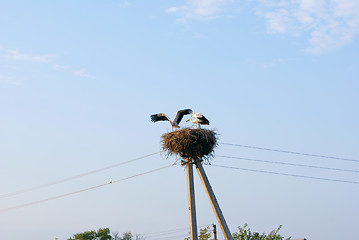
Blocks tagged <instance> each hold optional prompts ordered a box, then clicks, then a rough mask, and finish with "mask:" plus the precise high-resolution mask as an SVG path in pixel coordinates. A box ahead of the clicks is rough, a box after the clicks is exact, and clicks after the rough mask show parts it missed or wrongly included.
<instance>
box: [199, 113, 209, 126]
mask: <svg viewBox="0 0 359 240" xmlns="http://www.w3.org/2000/svg"><path fill="white" fill-rule="evenodd" d="M198 120H199V123H200V124H202V125H209V121H208V119H207V118H206V117H205V116H203V115H202V114H201V116H200V117H198Z"/></svg>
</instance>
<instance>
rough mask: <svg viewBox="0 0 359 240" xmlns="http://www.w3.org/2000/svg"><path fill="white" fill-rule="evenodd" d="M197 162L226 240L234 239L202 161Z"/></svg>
mask: <svg viewBox="0 0 359 240" xmlns="http://www.w3.org/2000/svg"><path fill="white" fill-rule="evenodd" d="M195 164H196V168H197V172H198V175H199V177H200V178H201V181H202V183H203V186H204V189H205V190H206V193H207V196H208V198H209V201H210V202H211V205H212V208H213V211H214V213H215V215H216V218H217V221H218V223H219V226H220V227H221V229H222V232H223V235H224V237H225V239H226V240H233V237H232V234H231V232H230V231H229V228H228V225H227V223H226V220H225V219H224V216H223V213H222V211H221V208H220V207H219V204H218V201H217V199H216V196H215V195H214V192H213V190H212V187H211V184H210V183H209V180H208V178H207V175H206V173H205V171H204V169H203V166H202V163H201V162H200V161H196V162H195Z"/></svg>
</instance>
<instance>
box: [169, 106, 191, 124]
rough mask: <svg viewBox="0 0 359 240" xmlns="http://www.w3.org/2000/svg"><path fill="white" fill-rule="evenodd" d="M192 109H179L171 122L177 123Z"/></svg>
mask: <svg viewBox="0 0 359 240" xmlns="http://www.w3.org/2000/svg"><path fill="white" fill-rule="evenodd" d="M191 113H192V110H191V109H183V110H179V111H178V112H177V114H176V117H175V119H173V122H175V123H177V124H179V123H180V122H181V120H182V118H183V116H184V115H187V114H191Z"/></svg>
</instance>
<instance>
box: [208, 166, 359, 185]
mask: <svg viewBox="0 0 359 240" xmlns="http://www.w3.org/2000/svg"><path fill="white" fill-rule="evenodd" d="M209 166H213V167H221V168H231V169H236V170H242V171H250V172H257V173H268V174H275V175H282V176H290V177H299V178H309V179H316V180H324V181H332V182H341V183H352V184H359V182H355V181H346V180H339V179H332V178H321V177H313V176H303V175H296V174H289V173H279V172H271V171H263V170H255V169H248V168H239V167H231V166H222V165H216V164H211V165H209Z"/></svg>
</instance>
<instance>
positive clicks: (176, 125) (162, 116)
mask: <svg viewBox="0 0 359 240" xmlns="http://www.w3.org/2000/svg"><path fill="white" fill-rule="evenodd" d="M191 113H192V110H191V109H183V110H179V111H178V112H177V114H176V117H175V118H174V119H173V121H172V120H171V119H170V118H169V117H168V116H167V115H166V114H164V113H158V114H153V115H151V120H152V122H157V121H169V122H170V124H171V126H172V130H173V128H180V126H179V123H180V122H181V120H182V118H183V116H184V115H188V114H191Z"/></svg>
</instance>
